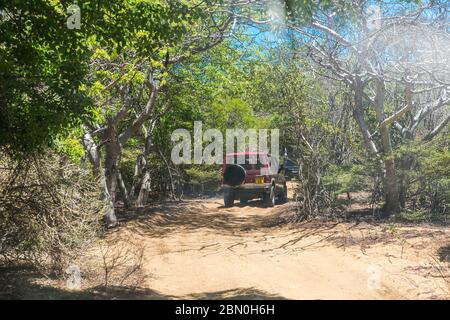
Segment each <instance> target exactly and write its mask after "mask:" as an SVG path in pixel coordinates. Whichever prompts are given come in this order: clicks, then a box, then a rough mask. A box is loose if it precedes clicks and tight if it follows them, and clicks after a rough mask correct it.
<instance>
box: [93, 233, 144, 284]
mask: <svg viewBox="0 0 450 320" xmlns="http://www.w3.org/2000/svg"><path fill="white" fill-rule="evenodd" d="M144 251H145V246H144V245H142V244H141V243H138V242H135V241H133V240H132V239H126V240H123V239H122V240H117V239H113V240H104V241H103V242H102V243H101V245H100V252H101V256H102V269H103V275H104V277H103V285H104V286H105V287H108V286H120V287H122V286H126V287H128V288H131V289H136V288H138V287H140V286H141V284H142V282H143V281H144V280H145V274H144V272H143V270H142V265H143V263H144Z"/></svg>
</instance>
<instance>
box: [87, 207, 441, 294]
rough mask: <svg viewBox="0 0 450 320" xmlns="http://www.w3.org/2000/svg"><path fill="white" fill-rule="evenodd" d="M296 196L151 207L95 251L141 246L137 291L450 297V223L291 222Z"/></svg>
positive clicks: (94, 255)
mask: <svg viewBox="0 0 450 320" xmlns="http://www.w3.org/2000/svg"><path fill="white" fill-rule="evenodd" d="M292 206H293V204H292V203H287V204H283V205H278V206H276V207H274V208H265V207H264V206H262V204H261V203H260V202H258V201H255V202H251V203H249V204H248V205H247V206H240V205H237V206H235V207H233V208H224V207H223V205H222V201H221V199H209V200H187V201H183V202H181V203H180V202H177V203H168V204H164V205H161V206H156V207H153V208H151V209H143V213H137V214H136V215H135V216H133V217H132V218H130V219H129V220H128V221H124V222H123V223H122V225H121V227H120V228H118V229H117V230H116V231H115V232H112V233H111V234H109V235H108V237H107V240H108V243H110V245H112V246H113V249H111V248H109V249H108V248H107V246H106V245H104V246H103V247H102V250H101V251H102V252H100V249H98V248H94V249H93V250H92V251H91V252H90V253H89V254H88V256H89V258H88V259H86V261H89V263H90V264H91V265H94V264H97V263H100V264H101V259H100V258H99V257H101V256H102V254H103V257H106V258H105V259H106V260H107V261H110V263H111V261H113V260H114V259H116V260H120V255H119V254H117V256H116V257H115V258H111V257H112V256H113V254H112V253H111V252H113V251H114V250H116V251H117V248H118V246H119V247H121V246H124V247H130V248H131V247H134V248H136V247H139V248H141V253H142V261H141V264H140V265H141V268H142V270H141V271H142V273H141V274H143V275H144V276H143V277H142V278H141V279H140V282H139V283H137V284H136V286H137V287H139V290H140V291H139V290H138V291H136V292H140V294H139V296H138V298H150V299H151V298H156V299H160V298H169V299H170V298H192V299H197V298H200V299H201V298H206V299H215V298H230V299H232V298H249V299H278V298H280V299H281V298H287V299H410V298H417V299H433V298H440V299H448V298H449V297H450V296H449V292H450V286H449V279H450V278H449V276H450V274H449V266H448V262H446V260H445V259H446V255H447V254H448V253H449V252H448V249H449V247H448V246H449V239H450V231H449V229H448V228H445V227H437V226H429V225H421V226H405V225H396V224H393V223H389V222H383V223H374V224H372V223H366V222H355V221H353V222H352V221H349V222H346V223H342V222H341V223H334V222H326V223H324V222H321V223H318V222H308V223H287V222H286V219H285V218H286V215H288V212H292V210H290V209H291V207H292ZM144 212H145V213H144ZM105 248H106V249H105ZM108 250H109V253H108ZM105 252H106V253H105ZM123 252H125V251H123ZM127 252H128V251H127ZM108 254H109V256H108ZM108 259H109V260H108ZM111 269H113V268H111ZM111 274H113V271H111ZM111 278H112V276H111ZM125 297H126V296H125ZM134 297H136V296H134ZM119 298H120V296H119Z"/></svg>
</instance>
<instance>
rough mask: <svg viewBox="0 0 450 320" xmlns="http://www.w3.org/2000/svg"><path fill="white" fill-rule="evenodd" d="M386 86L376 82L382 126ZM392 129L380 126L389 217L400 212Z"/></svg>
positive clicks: (376, 108) (386, 205)
mask: <svg viewBox="0 0 450 320" xmlns="http://www.w3.org/2000/svg"><path fill="white" fill-rule="evenodd" d="M385 91H386V89H385V86H384V82H383V81H382V80H381V79H377V81H376V96H375V111H376V114H377V120H378V121H379V123H380V124H381V123H382V122H383V120H385V118H386V117H385V114H384V97H385ZM389 131H390V129H389V127H388V126H387V125H383V124H381V125H380V135H381V143H382V146H383V150H382V151H383V158H384V160H383V162H384V196H385V201H386V202H385V205H384V210H383V211H384V213H385V215H387V216H389V215H390V214H392V213H395V212H398V211H400V204H399V191H398V184H397V174H396V169H395V161H394V159H393V156H392V145H391V137H390V132H389Z"/></svg>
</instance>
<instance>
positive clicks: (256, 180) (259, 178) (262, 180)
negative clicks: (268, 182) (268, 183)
mask: <svg viewBox="0 0 450 320" xmlns="http://www.w3.org/2000/svg"><path fill="white" fill-rule="evenodd" d="M255 183H256V184H264V177H256V178H255Z"/></svg>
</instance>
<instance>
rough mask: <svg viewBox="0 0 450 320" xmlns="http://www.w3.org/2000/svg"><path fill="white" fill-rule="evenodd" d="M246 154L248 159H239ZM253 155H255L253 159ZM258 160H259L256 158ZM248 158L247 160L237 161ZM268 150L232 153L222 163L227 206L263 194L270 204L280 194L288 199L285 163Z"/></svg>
mask: <svg viewBox="0 0 450 320" xmlns="http://www.w3.org/2000/svg"><path fill="white" fill-rule="evenodd" d="M242 157H244V159H245V160H244V161H238V160H240V158H241V159H242ZM252 159H254V160H253V161H252ZM255 160H256V161H255ZM240 162H244V163H243V164H237V163H240ZM277 168H278V162H277V159H275V158H271V156H270V154H268V153H265V152H241V153H229V154H227V155H226V156H225V161H224V164H223V166H222V190H223V200H224V204H225V207H231V206H233V204H234V200H237V199H239V201H240V203H241V204H246V203H247V202H248V201H249V200H251V199H256V198H261V199H263V201H264V203H265V204H266V205H267V206H270V207H272V206H274V205H275V201H276V198H278V200H279V201H280V202H285V201H286V200H287V187H286V179H285V178H284V169H283V166H280V167H279V168H278V170H277Z"/></svg>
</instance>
